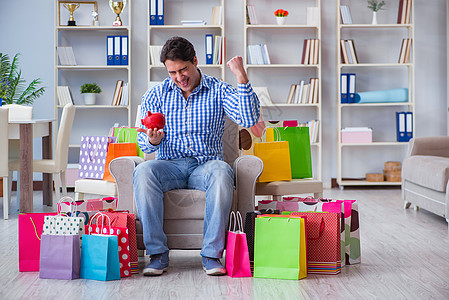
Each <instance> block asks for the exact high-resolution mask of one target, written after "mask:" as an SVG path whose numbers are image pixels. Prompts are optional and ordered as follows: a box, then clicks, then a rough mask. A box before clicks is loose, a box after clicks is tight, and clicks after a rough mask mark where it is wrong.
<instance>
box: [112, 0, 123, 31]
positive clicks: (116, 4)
mask: <svg viewBox="0 0 449 300" xmlns="http://www.w3.org/2000/svg"><path fill="white" fill-rule="evenodd" d="M109 6H110V7H111V9H112V11H113V12H115V13H116V14H117V17H116V18H115V21H114V22H112V26H122V20H121V19H120V13H121V12H122V11H123V10H124V9H125V6H126V0H123V1H112V0H109Z"/></svg>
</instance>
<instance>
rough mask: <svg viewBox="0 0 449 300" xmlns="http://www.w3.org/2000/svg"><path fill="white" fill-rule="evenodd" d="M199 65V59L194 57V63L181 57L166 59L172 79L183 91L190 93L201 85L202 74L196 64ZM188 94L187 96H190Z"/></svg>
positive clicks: (166, 66) (166, 65)
mask: <svg viewBox="0 0 449 300" xmlns="http://www.w3.org/2000/svg"><path fill="white" fill-rule="evenodd" d="M197 65H198V59H197V58H196V56H195V58H194V59H193V63H192V62H190V61H183V60H181V59H177V60H169V59H167V60H166V61H165V68H166V69H167V71H168V75H170V78H171V80H173V82H174V83H175V84H176V85H177V86H179V87H180V88H181V90H182V91H183V93H187V94H188V95H189V94H190V93H191V92H192V91H193V90H194V89H195V88H196V87H197V86H198V85H199V83H200V79H201V77H200V76H201V75H200V72H199V71H198V69H197V68H196V66H197ZM188 95H187V96H188Z"/></svg>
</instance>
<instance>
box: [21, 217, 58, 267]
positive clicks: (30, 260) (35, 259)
mask: <svg viewBox="0 0 449 300" xmlns="http://www.w3.org/2000/svg"><path fill="white" fill-rule="evenodd" d="M54 215H56V213H28V214H26V213H25V214H19V272H39V257H40V249H41V241H40V239H41V235H42V228H43V226H44V218H45V216H54Z"/></svg>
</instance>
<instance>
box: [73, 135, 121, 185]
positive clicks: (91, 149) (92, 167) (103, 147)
mask: <svg viewBox="0 0 449 300" xmlns="http://www.w3.org/2000/svg"><path fill="white" fill-rule="evenodd" d="M116 140H117V138H116V137H110V136H82V137H81V146H80V158H79V172H78V177H79V178H91V179H103V175H104V169H105V163H106V154H107V152H108V147H109V144H110V143H114V142H115V141H116Z"/></svg>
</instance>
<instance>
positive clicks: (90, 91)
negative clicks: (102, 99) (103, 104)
mask: <svg viewBox="0 0 449 300" xmlns="http://www.w3.org/2000/svg"><path fill="white" fill-rule="evenodd" d="M100 93H101V88H100V87H99V86H98V84H96V83H85V84H83V85H82V86H81V94H84V104H86V105H94V104H95V98H96V95H97V94H100Z"/></svg>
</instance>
